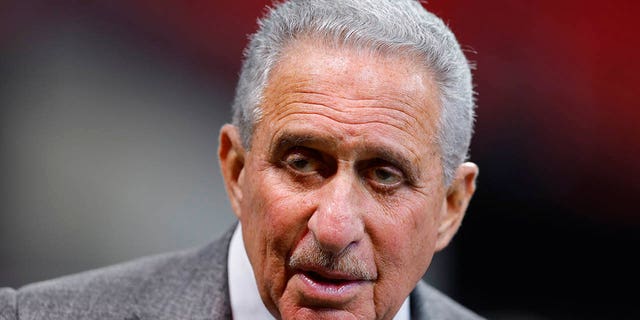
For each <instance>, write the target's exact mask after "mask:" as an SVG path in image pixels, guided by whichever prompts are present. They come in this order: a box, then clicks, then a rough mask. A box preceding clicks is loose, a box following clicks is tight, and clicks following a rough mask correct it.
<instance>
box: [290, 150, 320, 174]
mask: <svg viewBox="0 0 640 320" xmlns="http://www.w3.org/2000/svg"><path fill="white" fill-rule="evenodd" d="M283 163H284V165H285V166H286V167H287V168H288V169H290V170H292V171H294V172H295V173H297V174H302V175H307V174H312V173H318V172H321V171H323V168H324V165H323V163H322V161H321V156H320V155H318V154H317V152H314V151H312V150H306V149H299V148H296V149H293V150H291V151H290V152H289V153H287V154H286V155H285V157H284V159H283Z"/></svg>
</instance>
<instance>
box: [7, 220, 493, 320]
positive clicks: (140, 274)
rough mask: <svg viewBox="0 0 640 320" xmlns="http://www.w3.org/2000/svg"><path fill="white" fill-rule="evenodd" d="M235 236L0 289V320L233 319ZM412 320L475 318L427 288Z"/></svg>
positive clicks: (417, 294)
mask: <svg viewBox="0 0 640 320" xmlns="http://www.w3.org/2000/svg"><path fill="white" fill-rule="evenodd" d="M232 231H233V230H231V231H230V232H227V233H226V234H225V235H224V236H223V237H222V238H221V239H219V240H218V241H216V242H213V243H211V244H209V245H208V246H205V247H203V248H200V249H193V250H189V251H183V252H179V253H171V254H165V255H160V256H155V257H148V258H142V259H140V260H136V261H132V262H128V263H124V264H120V265H115V266H111V267H107V268H103V269H98V270H94V271H88V272H84V273H80V274H77V275H71V276H67V277H62V278H59V279H55V280H49V281H45V282H40V283H36V284H32V285H28V286H26V287H24V288H21V289H20V290H13V289H10V288H4V289H0V320H18V319H19V320H35V319H50V320H71V319H90V320H94V319H95V320H98V319H101V320H111V319H113V320H147V319H148V320H182V319H184V320H186V319H194V320H204V319H207V320H209V319H231V307H230V303H229V290H228V285H227V251H228V247H229V241H230V239H231V235H232ZM411 319H412V320H416V319H433V320H435V319H480V318H479V317H478V316H477V315H475V314H473V313H472V312H470V311H469V310H467V309H465V308H464V307H462V306H460V305H458V304H456V303H455V302H454V301H452V300H451V299H449V298H448V297H446V296H444V295H443V294H442V293H440V292H438V291H436V290H435V289H433V288H431V287H430V286H428V285H426V284H425V283H422V282H421V283H419V284H418V286H416V288H415V290H414V291H413V292H412V293H411Z"/></svg>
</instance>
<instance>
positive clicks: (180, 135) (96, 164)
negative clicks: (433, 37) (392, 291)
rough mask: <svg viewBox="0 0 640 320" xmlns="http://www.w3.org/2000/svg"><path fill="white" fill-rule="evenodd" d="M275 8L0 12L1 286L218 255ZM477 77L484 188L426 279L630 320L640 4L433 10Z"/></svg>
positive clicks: (499, 298)
mask: <svg viewBox="0 0 640 320" xmlns="http://www.w3.org/2000/svg"><path fill="white" fill-rule="evenodd" d="M266 3H267V2H266V1H256V0H245V1H237V2H232V1H204V0H191V1H179V0H167V1H151V0H138V1H89V0H86V1H80V0H78V1H71V0H68V1H44V0H42V1H38V0H23V1H18V0H14V1H11V0H9V1H6V0H5V1H0V130H1V135H0V154H1V156H2V157H1V160H0V161H1V164H2V166H1V167H0V168H1V170H2V173H1V176H0V188H1V191H0V197H1V198H0V287H3V286H12V287H20V286H22V285H24V284H27V283H30V282H33V281H39V280H44V279H48V278H51V277H57V276H61V275H65V274H69V273H74V272H79V271H82V270H86V269H90V268H96V267H100V266H104V265H108V264H112V263H117V262H120V261H125V260H129V259H132V258H135V257H139V256H142V255H149V254H155V253H160V252H165V251H169V250H176V249H181V248H187V247H191V246H196V245H201V244H204V243H206V242H208V241H210V240H212V239H215V238H216V237H217V236H218V235H219V234H221V233H222V232H223V231H224V230H226V229H227V228H228V227H229V226H230V225H231V224H232V223H233V221H234V217H233V214H232V213H231V211H230V208H229V205H228V204H227V200H226V195H225V192H224V189H223V187H222V183H221V177H220V174H219V169H218V164H217V159H216V148H217V134H218V129H219V127H220V126H221V124H223V123H225V122H227V121H228V120H229V119H230V112H229V108H230V104H231V99H232V94H233V90H234V86H235V82H236V80H237V73H238V71H239V67H240V60H241V53H242V49H243V47H244V45H245V44H246V39H247V35H248V34H250V33H252V32H253V31H254V30H255V28H256V18H257V17H258V16H261V15H262V13H264V9H263V8H264V6H265V4H266ZM425 6H426V7H427V8H428V9H430V10H431V11H433V12H435V13H436V14H438V15H440V16H441V17H442V18H443V19H444V20H445V21H446V22H447V23H448V24H449V25H450V27H451V28H452V29H453V31H454V32H455V33H456V34H457V35H458V37H459V40H460V42H461V43H462V44H463V46H464V48H465V49H466V51H467V55H468V57H469V59H470V60H473V61H475V63H476V64H477V71H476V72H475V83H476V86H477V91H478V92H479V95H478V105H479V108H478V123H477V127H476V135H475V137H474V140H473V144H472V150H471V155H472V160H473V161H475V162H476V163H478V164H479V166H480V168H481V174H480V179H479V189H478V193H477V194H476V196H475V198H474V200H473V202H472V205H471V207H470V209H469V211H468V213H467V217H466V220H465V222H464V223H463V227H462V230H461V232H460V233H459V234H458V235H457V236H456V238H455V240H454V242H453V243H452V245H451V246H450V247H449V248H448V249H446V250H445V251H443V252H441V253H439V254H437V257H436V260H435V262H434V264H433V266H432V270H430V273H428V277H427V278H428V279H429V281H430V282H432V283H433V284H434V285H435V286H436V287H438V288H440V289H441V290H442V291H444V292H446V293H447V294H449V295H451V296H452V297H454V298H455V299H456V300H458V301H460V302H462V303H463V304H465V305H467V306H468V307H470V308H471V309H473V310H475V311H477V312H479V313H480V314H482V315H485V316H487V317H490V318H493V319H603V318H606V319H634V318H635V319H638V318H639V312H638V310H637V305H636V300H637V293H634V292H636V289H637V285H638V282H639V281H638V270H640V268H638V267H639V266H638V263H637V262H636V260H637V255H638V247H639V246H638V245H639V244H640V242H639V241H638V240H639V233H640V215H639V214H638V209H637V206H638V199H639V197H638V195H639V194H640V186H639V181H640V164H638V160H637V158H638V156H640V147H639V146H640V143H638V141H639V140H640V128H639V127H638V126H639V124H638V120H639V118H640V117H639V116H640V110H639V108H638V107H639V106H638V101H639V94H638V92H639V90H638V86H639V85H640V77H639V75H638V74H639V71H640V68H639V67H638V61H637V59H638V57H639V56H640V44H639V43H638V42H639V41H638V36H637V32H638V30H640V23H639V22H638V19H637V16H638V14H639V13H640V10H639V9H640V2H634V1H624V0H612V1H608V2H603V1H578V0H564V1H512V0H494V1H473V0H450V1H444V0H431V1H429V3H428V4H425Z"/></svg>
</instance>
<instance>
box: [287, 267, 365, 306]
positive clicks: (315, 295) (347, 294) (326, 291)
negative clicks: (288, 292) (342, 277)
mask: <svg viewBox="0 0 640 320" xmlns="http://www.w3.org/2000/svg"><path fill="white" fill-rule="evenodd" d="M294 277H296V278H298V279H299V280H300V281H301V282H302V294H303V295H304V296H305V297H306V298H308V299H311V300H315V301H316V302H318V303H321V304H323V305H325V304H329V305H331V304H342V303H345V302H348V301H350V300H351V299H352V298H354V297H355V296H356V295H357V293H358V291H359V290H360V289H362V287H363V286H364V285H365V284H367V283H369V282H368V281H359V280H354V281H341V282H335V283H334V282H324V281H317V280H315V279H313V278H311V277H308V276H307V275H306V274H304V273H297V274H296V275H295V276H294Z"/></svg>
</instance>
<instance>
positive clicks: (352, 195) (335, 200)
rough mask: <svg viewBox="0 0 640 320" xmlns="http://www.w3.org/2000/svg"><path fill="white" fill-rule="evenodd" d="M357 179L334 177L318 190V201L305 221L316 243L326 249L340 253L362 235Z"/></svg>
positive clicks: (362, 208) (362, 224) (360, 204)
mask: <svg viewBox="0 0 640 320" xmlns="http://www.w3.org/2000/svg"><path fill="white" fill-rule="evenodd" d="M358 187H359V185H358V181H357V180H356V179H354V178H351V177H338V176H336V177H334V179H333V180H332V181H331V183H328V184H326V185H324V186H323V188H322V189H321V190H319V191H321V192H319V193H318V201H319V204H318V206H317V208H316V211H315V212H314V213H313V215H312V216H311V218H310V219H309V222H308V228H309V230H310V231H311V233H312V234H313V236H314V237H315V239H316V240H317V242H318V244H320V246H321V247H322V248H323V249H324V250H326V251H327V252H329V253H332V254H334V255H339V254H341V253H342V252H343V251H344V250H345V249H347V248H348V247H349V246H350V245H352V244H354V245H355V244H357V243H358V242H359V241H360V240H361V239H362V238H363V236H364V234H365V229H364V222H363V220H362V218H363V217H362V214H363V211H364V202H363V200H364V199H363V197H362V194H361V193H360V190H358Z"/></svg>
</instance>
